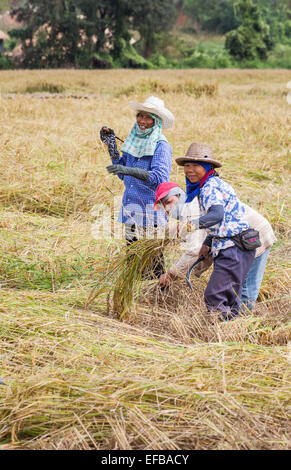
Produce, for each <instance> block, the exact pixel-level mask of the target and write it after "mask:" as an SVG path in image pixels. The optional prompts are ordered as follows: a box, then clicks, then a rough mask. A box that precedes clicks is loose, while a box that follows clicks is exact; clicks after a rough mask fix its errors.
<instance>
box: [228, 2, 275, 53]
mask: <svg viewBox="0 0 291 470" xmlns="http://www.w3.org/2000/svg"><path fill="white" fill-rule="evenodd" d="M235 12H236V15H237V17H238V18H239V19H241V25H240V26H239V27H238V28H237V29H235V30H232V31H230V32H229V33H228V34H227V35H226V40H225V48H226V49H227V50H228V51H229V53H230V54H231V55H232V56H233V57H234V58H235V59H237V60H243V59H246V60H255V59H257V58H259V59H261V60H266V59H267V56H268V51H270V50H271V49H272V47H273V46H274V43H273V41H272V39H271V36H270V28H269V26H268V25H267V24H266V23H265V22H264V21H263V19H262V16H261V13H260V10H259V7H258V6H257V5H255V4H254V3H253V1H252V0H238V1H237V2H236V3H235Z"/></svg>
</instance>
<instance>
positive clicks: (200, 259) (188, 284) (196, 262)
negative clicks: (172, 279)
mask: <svg viewBox="0 0 291 470" xmlns="http://www.w3.org/2000/svg"><path fill="white" fill-rule="evenodd" d="M204 259H205V258H204V256H200V258H198V260H197V261H195V263H194V264H192V266H191V268H190V269H189V270H188V272H187V274H186V282H187V286H188V287H189V289H191V290H193V288H192V285H191V282H190V276H191V272H192V270H193V269H194V268H195V266H197V264H199V263H200V262H201V261H203V260H204Z"/></svg>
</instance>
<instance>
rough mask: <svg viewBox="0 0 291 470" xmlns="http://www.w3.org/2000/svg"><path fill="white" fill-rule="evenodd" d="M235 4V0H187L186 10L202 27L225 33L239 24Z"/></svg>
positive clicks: (185, 3)
mask: <svg viewBox="0 0 291 470" xmlns="http://www.w3.org/2000/svg"><path fill="white" fill-rule="evenodd" d="M233 4H234V0H185V1H184V12H185V13H186V14H187V15H189V16H190V17H191V18H192V19H193V20H194V21H196V22H198V23H199V25H200V26H201V28H202V29H204V30H206V31H215V32H219V33H223V34H224V33H226V32H227V31H230V30H232V29H234V28H236V27H237V26H238V25H239V23H238V20H237V18H236V16H235V13H234V8H233Z"/></svg>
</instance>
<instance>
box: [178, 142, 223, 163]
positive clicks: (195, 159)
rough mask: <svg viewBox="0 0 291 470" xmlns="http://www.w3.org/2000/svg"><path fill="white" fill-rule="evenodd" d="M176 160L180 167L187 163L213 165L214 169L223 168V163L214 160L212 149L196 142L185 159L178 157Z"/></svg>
mask: <svg viewBox="0 0 291 470" xmlns="http://www.w3.org/2000/svg"><path fill="white" fill-rule="evenodd" d="M175 160H176V162H177V164H178V165H180V166H184V165H185V163H186V162H189V163H199V162H204V163H211V164H212V165H213V166H214V168H219V167H221V166H222V163H220V162H219V161H217V160H214V158H213V150H212V147H210V146H209V145H206V144H202V143H196V142H194V143H193V144H191V145H190V147H189V148H188V150H187V153H186V155H185V156H184V157H177V158H176V159H175Z"/></svg>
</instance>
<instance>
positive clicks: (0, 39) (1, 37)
mask: <svg viewBox="0 0 291 470" xmlns="http://www.w3.org/2000/svg"><path fill="white" fill-rule="evenodd" d="M8 39H9V36H8V34H6V33H4V31H1V30H0V52H2V51H4V42H5V41H8Z"/></svg>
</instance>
